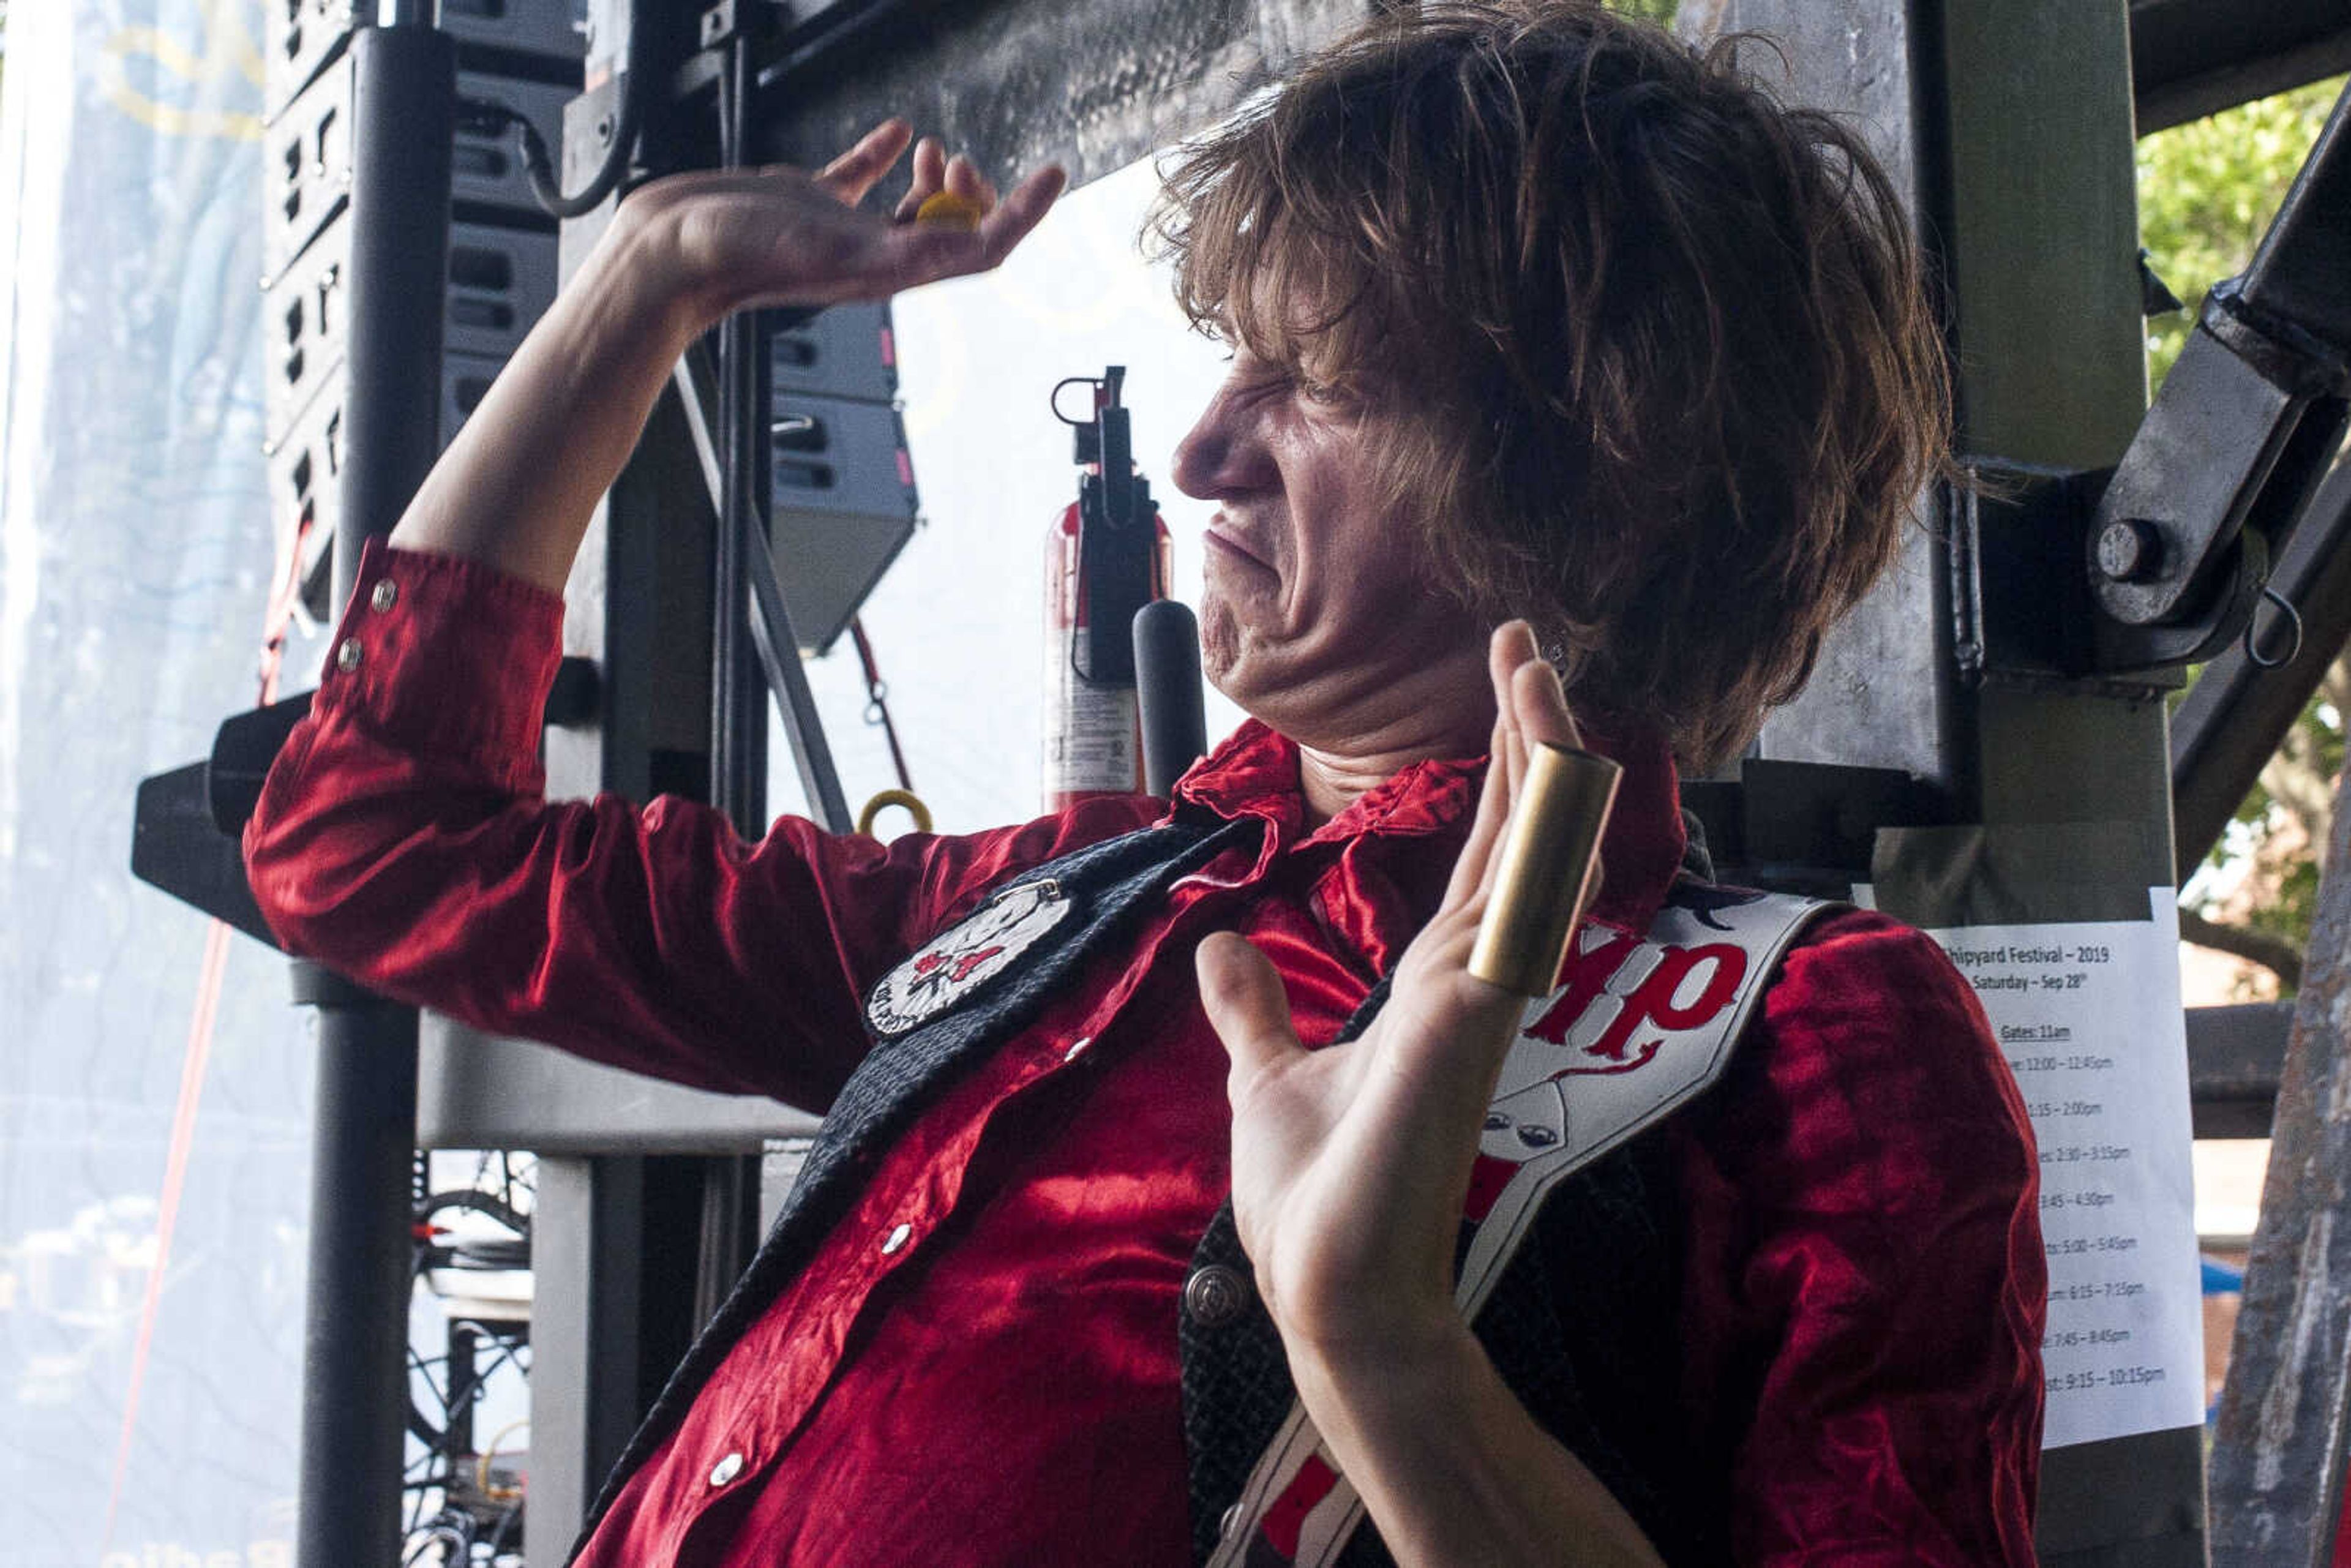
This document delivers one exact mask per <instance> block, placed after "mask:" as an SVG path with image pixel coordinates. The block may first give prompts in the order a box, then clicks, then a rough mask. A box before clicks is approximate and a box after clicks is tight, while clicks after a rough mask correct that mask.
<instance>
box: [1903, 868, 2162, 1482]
mask: <svg viewBox="0 0 2351 1568" xmlns="http://www.w3.org/2000/svg"><path fill="white" fill-rule="evenodd" d="M2177 896H2178V895H2177V894H2175V893H2174V892H2173V891H2172V890H2171V889H2169V888H2168V887H2158V888H2151V889H2149V890H2148V904H2149V913H2150V915H2151V918H2149V919H2147V920H2143V921H2140V920H2125V921H2100V922H2090V923H2080V924H2062V925H2054V924H2053V925H2041V924H2033V925H1963V926H1955V927H1951V928H1949V929H1946V930H1938V931H1930V932H1929V933H1928V935H1929V936H1933V937H1934V938H1935V939H1936V941H1938V942H1939V943H1941V944H1942V946H1943V949H1944V951H1945V952H1947V953H1949V955H1950V957H1951V961H1952V962H1953V963H1954V964H1955V965H1957V966H1958V967H1959V972H1960V973H1961V974H1962V975H1964V976H1966V977H1967V979H1968V983H1969V984H1970V985H1971V986H1973V987H1974V988H1975V992H1976V997H1977V999H1978V1000H1980V1001H1981V1002H1982V1004H1983V1009H1984V1014H1985V1016H1986V1017H1987V1018H1988V1019H1991V1028H1992V1036H1993V1038H1994V1039H1996V1040H1999V1041H2000V1048H2001V1054H2003V1055H2005V1056H2006V1057H2007V1058H2008V1064H2009V1066H2010V1067H2011V1069H2012V1070H2013V1071H2014V1072H2015V1074H2016V1083H2017V1087H2018V1088H2019V1089H2020V1090H2022V1092H2023V1095H2024V1105H2025V1109H2026V1111H2027V1112H2028V1113H2031V1115H2032V1127H2033V1133H2034V1135H2035V1136H2036V1138H2037V1139H2038V1141H2039V1143H2040V1146H2041V1232H2042V1243H2043V1249H2044V1250H2045V1251H2046V1253H2047V1254H2048V1259H2049V1327H2048V1332H2047V1334H2046V1336H2045V1337H2044V1338H2043V1342H2042V1352H2043V1364H2044V1365H2045V1367H2046V1368H2047V1372H2048V1378H2049V1413H2048V1420H2047V1425H2046V1427H2045V1428H2044V1431H2043V1447H2046V1448H2063V1447H2064V1446H2066V1445H2067V1444H2071V1443H2085V1442H2090V1441H2093V1440H2095V1439H2097V1438H2102V1437H2128V1436H2131V1435H2132V1434H2134V1433H2139V1432H2153V1431H2162V1430H2166V1429H2168V1428H2172V1427H2194V1426H2198V1425H2199V1424H2200V1423H2201V1422H2202V1421H2203V1419H2204V1397H2203V1387H2204V1349H2203V1326H2202V1315H2201V1310H2200V1301H2199V1290H2200V1286H2199V1270H2198V1266H2197V1251H2196V1220H2195V1202H2194V1193H2193V1182H2192V1176H2191V1172H2190V1166H2189V1138H2190V1134H2189V1114H2188V1040H2187V1025H2186V1019H2184V1017H2183V1016H2182V1014H2181V1012H2180V1003H2179V909H2178V905H2177V904H2176V902H2175V900H2176V899H2177Z"/></svg>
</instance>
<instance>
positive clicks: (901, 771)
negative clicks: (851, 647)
mask: <svg viewBox="0 0 2351 1568" xmlns="http://www.w3.org/2000/svg"><path fill="white" fill-rule="evenodd" d="M849 634H850V636H851V637H852V638H854V639H855V640H856V643H857V662H858V663H859V664H861V665H862V666H864V670H865V722H866V723H868V724H878V725H880V726H881V727H882V737H883V739H885V740H887V741H888V742H889V743H890V765H891V767H893V768H895V769H896V770H897V773H898V788H899V789H904V790H905V791H906V792H908V793H909V794H912V793H913V792H914V780H913V779H910V778H908V777H907V776H906V754H905V753H904V751H902V750H900V749H899V747H898V727H897V726H896V725H895V724H893V723H892V722H891V719H890V685H889V683H888V682H887V681H884V680H883V678H882V667H881V666H880V665H879V664H875V663H874V662H873V644H872V643H870V642H868V641H866V637H865V622H864V619H863V618H862V617H861V616H854V615H852V616H851V617H850V620H849Z"/></svg>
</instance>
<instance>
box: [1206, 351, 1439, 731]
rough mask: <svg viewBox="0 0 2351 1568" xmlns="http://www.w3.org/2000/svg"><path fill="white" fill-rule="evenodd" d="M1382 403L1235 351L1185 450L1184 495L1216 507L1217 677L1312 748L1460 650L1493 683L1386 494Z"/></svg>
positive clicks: (1212, 552) (1212, 638) (1210, 652)
mask: <svg viewBox="0 0 2351 1568" xmlns="http://www.w3.org/2000/svg"><path fill="white" fill-rule="evenodd" d="M1377 401H1379V400H1377V399H1357V398H1355V397H1353V396H1350V395H1347V394H1344V393H1341V392H1335V391H1333V390H1332V389H1331V388H1329V387H1327V386H1325V385H1323V384H1322V383H1320V382H1317V381H1315V380H1314V379H1313V377H1312V374H1311V367H1310V368H1309V369H1308V370H1306V371H1301V370H1298V369H1295V368H1292V367H1288V366H1282V365H1275V364H1270V363H1267V362H1265V361H1260V360H1258V359H1256V358H1255V357H1254V356H1252V355H1251V354H1250V353H1249V350H1248V349H1247V348H1246V347H1237V348H1236V349H1235V350H1234V354H1233V361H1232V371H1231V373H1230V374H1229V375H1228V377H1227V378H1226V380H1225V383H1224V385H1223V386H1222V387H1220V388H1218V389H1217V394H1216V396H1215V398H1214V399H1212V400H1211V401H1210V402H1209V404H1208V406H1207V409H1206V410H1205V411H1204V412H1203V413H1201V415H1200V418H1199V421H1198V423H1196V424H1195V425H1194V426H1193V427H1192V431H1191V434H1188V435H1186V437H1185V438H1184V440H1183V443H1182V444H1180V445H1179V446H1178V447H1177V448H1176V451H1175V468H1174V475H1173V476H1174V478H1175V484H1176V486H1177V487H1178V488H1180V489H1182V490H1183V491H1184V493H1185V494H1186V495H1188V496H1192V497H1197V498H1198V499H1200V500H1204V501H1214V502H1216V503H1217V511H1216V515H1215V516H1214V517H1212V518H1211V519H1210V520H1209V523H1208V528H1207V543H1206V550H1207V562H1206V567H1205V570H1204V573H1203V577H1204V580H1203V583H1202V594H1201V611H1200V643H1201V657H1202V662H1203V664H1204V665H1205V666H1206V668H1207V674H1208V678H1209V680H1210V681H1212V682H1213V683H1215V685H1216V686H1217V690H1219V691H1221V692H1223V693H1224V694H1225V695H1228V696H1229V697H1230V698H1232V699H1233V701H1234V702H1236V703H1238V704H1239V705H1240V706H1242V707H1243V708H1245V709H1247V710H1248V711H1249V713H1250V714H1252V715H1254V716H1257V717H1259V718H1260V719H1263V720H1264V721H1265V722H1266V723H1268V724H1270V725H1272V726H1273V727H1275V728H1276V729H1279V730H1281V731H1282V732H1283V733H1285V734H1287V735H1290V737H1293V738H1295V739H1298V740H1300V741H1301V742H1303V743H1305V744H1308V745H1323V744H1330V743H1332V741H1333V740H1334V739H1335V738H1336V737H1330V736H1328V735H1326V734H1324V733H1322V731H1324V730H1325V729H1326V727H1328V726H1329V725H1330V724H1331V723H1332V722H1333V721H1334V720H1335V719H1337V717H1338V716H1340V715H1342V714H1344V713H1346V712H1348V711H1350V710H1352V709H1354V708H1357V707H1359V706H1361V705H1362V704H1363V703H1364V701H1365V700H1366V699H1367V698H1374V692H1375V690H1376V688H1377V686H1378V685H1379V684H1380V683H1387V682H1393V681H1395V679H1396V678H1397V677H1399V676H1400V675H1402V674H1421V673H1423V672H1426V670H1427V668H1428V667H1429V666H1430V665H1431V664H1450V663H1452V662H1454V661H1456V660H1458V658H1460V656H1461V654H1462V651H1463V650H1464V649H1466V650H1468V664H1469V667H1470V668H1471V670H1472V672H1473V674H1475V675H1477V676H1478V677H1479V678H1482V669H1483V666H1482V664H1481V663H1480V660H1481V658H1482V653H1481V652H1480V650H1481V649H1482V647H1483V642H1482V639H1481V638H1480V637H1479V632H1478V629H1477V627H1476V626H1475V625H1474V624H1473V622H1472V621H1471V619H1470V617H1469V616H1468V614H1467V613H1466V612H1463V611H1462V610H1461V609H1460V608H1459V606H1458V604H1457V603H1456V602H1455V601H1454V600H1453V599H1452V598H1451V596H1450V595H1448V594H1447V593H1445V592H1444V591H1442V590H1441V589H1439V588H1438V587H1437V582H1436V580H1435V574H1434V572H1433V571H1432V570H1431V568H1430V564H1429V563H1428V562H1426V561H1425V560H1424V559H1421V558H1420V549H1419V547H1418V545H1417V544H1416V538H1417V537H1418V531H1417V530H1416V529H1414V528H1411V527H1410V526H1408V524H1406V523H1405V521H1403V520H1402V519H1398V518H1395V517H1390V516H1388V515H1387V513H1386V511H1385V508H1384V505H1383V501H1382V498H1381V497H1380V496H1379V494H1378V488H1377V483H1376V478H1375V475H1374V461H1373V459H1374V443H1375V442H1376V440H1377V439H1378V435H1379V422H1380V421H1381V419H1382V418H1384V417H1389V416H1385V415H1383V414H1381V413H1377V412H1374V409H1373V408H1372V407H1371V406H1369V405H1370V404H1371V403H1373V402H1377ZM1374 700H1375V699H1374ZM1473 706H1474V704H1473Z"/></svg>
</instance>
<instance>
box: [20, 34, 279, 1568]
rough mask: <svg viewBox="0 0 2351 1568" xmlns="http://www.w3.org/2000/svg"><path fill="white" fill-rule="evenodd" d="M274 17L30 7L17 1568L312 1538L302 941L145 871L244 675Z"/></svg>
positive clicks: (213, 1564) (245, 1554) (257, 544)
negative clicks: (220, 934) (288, 963)
mask: <svg viewBox="0 0 2351 1568" xmlns="http://www.w3.org/2000/svg"><path fill="white" fill-rule="evenodd" d="M264 25H265V24H264V17H263V13H262V9H261V7H260V6H259V5H256V4H253V3H252V0H70V3H69V0H30V3H29V4H27V3H25V0H19V3H18V4H16V5H14V6H12V7H11V15H10V16H9V28H8V38H7V50H8V54H7V61H6V75H5V85H0V256H5V261H0V455H5V463H0V923H5V931H6V936H5V940H0V1402H5V1414H0V1475H5V1482H0V1568H68V1565H70V1568H155V1565H159V1564H172V1565H174V1568H179V1565H187V1568H197V1565H201V1568H232V1565H234V1568H267V1565H271V1564H281V1563H288V1562H290V1560H291V1546H290V1542H291V1539H292V1533H293V1532H292V1500H291V1499H292V1492H293V1485H294V1432H295V1425H296V1423H295V1414H296V1409H297V1403H298V1393H297V1389H298V1375H299V1357H300V1337H301V1333H300V1331H301V1290H302V1258H303V1246H304V1240H303V1227H304V1222H305V1215H304V1210H305V1207H306V1192H305V1188H306V1176H305V1170H306V1166H307V1151H308V1132H307V1125H308V1112H307V1106H308V1082H309V1076H310V1062H309V1055H308V1050H307V1048H306V1046H305V1043H304V1040H303V1034H302V1026H301V1021H300V1019H299V1017H298V1014H297V1013H296V1012H295V1011H294V1010H293V1009H291V1008H290V1007H289V1006H288V1005H287V983H286V978H285V966H284V963H283V961H282V960H280V959H279V958H277V956H276V955H275V954H273V953H271V952H269V951H267V950H266V949H265V948H263V947H261V946H259V945H258V944H256V943H254V942H251V941H248V940H246V938H244V937H240V936H231V937H228V938H226V939H225V942H224V943H223V944H222V947H223V951H222V952H221V954H220V956H219V959H218V961H217V979H216V981H215V982H214V984H212V985H211V986H209V987H208V986H207V985H206V983H205V982H206V976H207V972H208V966H207V959H206V950H207V947H208V946H210V945H211V942H212V940H213V939H212V937H211V936H210V934H209V931H208V923H207V922H206V921H205V920H204V918H203V917H202V916H200V915H196V914H195V913H194V912H193V911H191V910H189V909H187V908H185V907H183V906H182V905H180V904H176V903H174V902H172V900H170V899H168V898H166V897H164V896H163V895H162V894H159V893H156V892H154V891H153V890H152V889H150V888H148V887H146V886H144V885H142V884H140V883H135V882H133V881H132V879H131V874H130V871H129V863H130V847H131V802H132V795H133V791H134V789H136V786H137V784H138V781H139V779H141V777H142V776H144V775H147V774H151V773H156V772H161V771H162V770H164V769H165V768H172V767H176V766H178V765H180V764H183V763H185V762H189V761H193V760H194V759H195V758H199V757H201V756H203V755H204V752H205V750H206V749H207V748H208V747H209V745H210V742H211V737H212V732H213V728H214V726H215V725H216V724H217V723H218V722H219V720H220V719H221V718H223V717H224V716H226V715H227V714H228V713H230V712H231V711H233V710H234V709H235V708H237V707H240V706H246V705H249V704H250V703H251V702H252V701H253V700H254V697H255V695H256V669H257V643H258V630H259V626H260V622H261V610H262V605H263V601H264V599H265V596H266V580H267V578H268V576H269V571H270V555H271V542H270V530H269V517H268V508H267V497H266V486H265V479H264V471H263V464H262V457H261V440H262V413H261V333H260V322H259V308H260V303H261V302H260V296H259V292H258V288H257V283H258V279H259V275H260V270H261V261H260V191H259V188H258V183H257V182H258V180H259V177H260V167H259V151H260V142H259V140H258V138H259V135H260V120H259V116H260V112H261V108H262V54H261V50H262V47H263V45H262V40H263V37H264V36H265V35H264V31H263V28H264ZM290 673H291V672H290V671H289V674H290ZM292 684H293V685H296V686H300V685H308V679H307V676H305V677H301V678H297V679H295V680H294V681H293V682H292ZM207 1026H208V1027H207ZM207 1042H208V1043H209V1051H206V1050H205V1049H204V1047H205V1045H206V1044H207ZM175 1132H176V1134H177V1137H176V1140H175ZM175 1142H176V1146H177V1148H178V1150H179V1155H180V1157H179V1158H178V1159H177V1160H174V1159H173V1157H172V1152H173V1149H174V1147H175Z"/></svg>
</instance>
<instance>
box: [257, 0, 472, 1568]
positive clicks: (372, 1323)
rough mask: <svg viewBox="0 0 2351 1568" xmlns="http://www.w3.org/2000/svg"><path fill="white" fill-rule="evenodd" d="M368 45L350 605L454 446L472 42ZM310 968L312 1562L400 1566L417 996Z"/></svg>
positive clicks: (308, 1436)
mask: <svg viewBox="0 0 2351 1568" xmlns="http://www.w3.org/2000/svg"><path fill="white" fill-rule="evenodd" d="M402 15H403V16H413V11H403V12H402ZM351 53H352V58H353V69H354V71H355V73H356V75H355V78H354V83H353V88H352V110H351V113H352V137H351V143H352V178H351V211H350V219H349V221H350V225H351V235H350V246H351V248H350V264H349V266H350V340H349V347H348V350H347V364H348V366H349V370H348V378H349V379H348V391H347V392H346V397H345V402H344V410H343V429H344V432H345V437H344V439H345V446H344V452H345V463H344V468H343V510H342V517H341V520H340V524H339V526H338V528H337V531H336V536H335V553H334V572H335V597H336V601H337V602H338V603H347V602H349V601H350V595H351V591H352V589H353V587H354V586H355V585H356V583H357V580H358V573H359V559H360V548H361V546H362V545H363V544H364V542H365V541H366V539H367V538H369V537H370V536H380V535H382V534H387V533H389V532H391V531H392V524H393V523H394V522H396V521H397V520H398V519H399V517H400V514H401V512H402V510H403V509H404V508H405V507H407V505H408V502H409V499H410V498H411V497H413V496H414V494H415V493H416V487H417V486H418V485H419V484H421V483H422V482H423V478H424V475H425V473H426V472H427V470H429V469H430V468H431V467H432V465H433V461H434V457H435V456H436V455H437V454H438V449H439V439H438V434H439V423H440V400H441V323H442V313H443V310H444V304H443V301H444V298H445V297H446V292H447V291H446V285H445V283H444V278H445V276H446V272H447V267H448V261H447V252H448V224H449V164H450V129H449V128H450V126H451V124H452V121H453V116H454V113H455V93H456V62H455V50H454V49H453V47H451V44H450V41H449V39H448V38H447V37H445V36H444V35H443V34H441V33H439V32H436V31H434V29H432V28H430V27H426V26H414V25H407V26H396V27H370V28H363V29H361V30H360V33H359V34H358V36H357V37H354V38H353V39H352V41H351ZM434 128H438V130H437V131H435V130H434ZM362 653H364V650H362ZM294 984H295V1000H296V1001H297V1002H308V1003H313V1004H316V1005H317V1007H318V1009H319V1015H318V1040H319V1067H318V1087H317V1103H316V1110H315V1112H314V1116H313V1123H312V1149H313V1155H312V1166H311V1204H310V1259H309V1280H308V1298H307V1301H306V1302H305V1306H304V1316H305V1332H304V1340H303V1367H302V1447H301V1467H300V1479H299V1483H298V1485H299V1511H300V1512H299V1522H298V1527H297V1532H296V1533H297V1541H296V1560H297V1561H298V1563H301V1564H302V1568H350V1565H353V1564H375V1563H394V1562H397V1561H398V1560H399V1553H400V1525H401V1515H400V1502H401V1483H402V1465H401V1458H402V1441H403V1437H404V1433H405V1431H406V1426H407V1421H406V1416H407V1410H408V1375H407V1350H408V1293H409V1292H408V1281H409V1267H410V1249H411V1246H412V1239H411V1231H410V1228H411V1215H410V1203H409V1185H410V1170H411V1163H410V1162H411V1160H412V1158H413V1151H414V1145H415V1142H416V1011H415V1009H413V1008H405V1007H401V1006H398V1005H396V1004H394V1003H392V1002H389V1001H386V1000H384V999H383V998H380V997H374V996H371V995H369V994H368V993H366V992H365V991H362V990H360V988H357V987H355V986H352V985H351V984H350V982H348V981H346V980H343V979H341V978H340V977H337V976H334V975H331V974H329V973H328V972H327V971H325V970H322V969H319V967H316V966H314V965H301V964H298V965H296V966H295V977H294Z"/></svg>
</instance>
